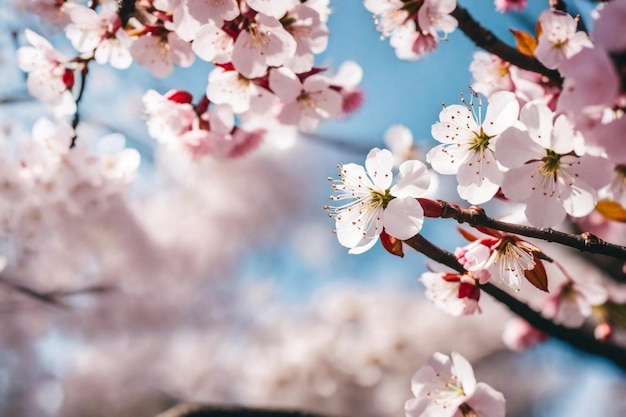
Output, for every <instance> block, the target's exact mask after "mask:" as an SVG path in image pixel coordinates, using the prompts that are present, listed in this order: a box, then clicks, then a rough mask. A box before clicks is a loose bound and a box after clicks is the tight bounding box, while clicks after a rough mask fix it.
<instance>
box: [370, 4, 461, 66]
mask: <svg viewBox="0 0 626 417" xmlns="http://www.w3.org/2000/svg"><path fill="white" fill-rule="evenodd" d="M365 7H366V8H367V10H369V11H370V12H371V13H373V14H374V22H375V23H376V28H377V29H378V31H380V32H381V33H382V37H383V38H386V37H389V41H390V44H391V46H392V47H393V48H394V49H395V51H396V55H397V57H398V58H400V59H405V60H416V59H419V58H421V57H422V56H424V55H425V54H427V53H428V52H432V51H434V50H435V49H436V48H437V44H438V43H439V40H440V39H441V38H442V37H445V36H447V35H448V34H449V33H452V32H453V31H454V30H455V29H456V27H457V25H458V22H457V20H456V19H455V18H454V17H452V16H451V15H450V13H452V11H453V10H454V8H455V7H456V0H425V1H424V0H409V1H403V0H365Z"/></svg>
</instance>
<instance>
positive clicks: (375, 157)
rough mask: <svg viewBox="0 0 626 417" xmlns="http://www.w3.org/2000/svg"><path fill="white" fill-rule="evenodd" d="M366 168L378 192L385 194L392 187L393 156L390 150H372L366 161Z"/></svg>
mask: <svg viewBox="0 0 626 417" xmlns="http://www.w3.org/2000/svg"><path fill="white" fill-rule="evenodd" d="M365 168H366V169H367V173H368V175H369V177H370V178H371V179H372V182H373V183H374V185H375V189H376V190H377V191H379V192H383V191H385V190H387V189H388V188H389V187H390V186H391V181H392V180H393V175H392V173H391V170H392V169H393V155H392V153H391V152H390V151H389V150H387V149H382V150H381V149H378V148H374V149H372V150H371V151H370V152H369V153H368V154H367V158H366V159H365Z"/></svg>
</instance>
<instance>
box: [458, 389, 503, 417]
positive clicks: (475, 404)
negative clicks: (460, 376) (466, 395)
mask: <svg viewBox="0 0 626 417" xmlns="http://www.w3.org/2000/svg"><path fill="white" fill-rule="evenodd" d="M467 405H469V406H470V407H472V409H473V410H474V411H476V412H477V413H478V415H479V416H488V417H504V416H505V413H506V401H505V399H504V395H502V393H501V392H498V391H496V390H495V389H493V388H492V387H490V386H489V385H487V384H485V383H484V382H479V383H478V384H476V390H475V391H474V395H472V397H471V398H470V399H469V400H467Z"/></svg>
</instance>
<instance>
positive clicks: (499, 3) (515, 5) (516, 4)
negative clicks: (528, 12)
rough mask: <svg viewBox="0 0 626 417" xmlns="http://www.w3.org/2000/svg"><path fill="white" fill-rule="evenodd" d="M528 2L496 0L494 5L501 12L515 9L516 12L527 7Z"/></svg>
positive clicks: (521, 0)
mask: <svg viewBox="0 0 626 417" xmlns="http://www.w3.org/2000/svg"><path fill="white" fill-rule="evenodd" d="M527 4H528V1H527V0H495V1H494V5H495V7H496V10H497V11H499V12H500V13H506V12H510V11H511V10H515V11H516V12H521V11H522V10H524V9H525V8H526V6H527Z"/></svg>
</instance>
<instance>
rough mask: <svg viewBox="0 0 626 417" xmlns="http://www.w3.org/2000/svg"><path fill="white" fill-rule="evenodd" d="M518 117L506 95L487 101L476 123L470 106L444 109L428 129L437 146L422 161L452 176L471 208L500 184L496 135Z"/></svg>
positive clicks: (511, 96)
mask: <svg viewBox="0 0 626 417" xmlns="http://www.w3.org/2000/svg"><path fill="white" fill-rule="evenodd" d="M480 110H481V109H479V111H480ZM518 113H519V104H518V102H517V100H516V99H515V95H514V94H513V93H511V92H508V91H501V92H497V93H494V94H493V95H492V96H491V97H490V98H489V105H488V107H487V114H486V115H485V119H484V120H481V119H482V115H479V118H478V120H476V118H475V117H476V115H475V113H473V107H472V105H471V104H470V105H469V106H467V107H466V106H462V105H456V104H455V105H452V106H448V107H446V108H444V109H443V110H442V111H441V113H439V122H438V123H435V124H434V125H433V126H432V129H431V132H432V135H433V137H434V138H435V139H436V140H437V141H439V142H441V145H438V146H436V147H434V148H432V149H431V150H430V151H429V152H428V154H427V155H426V160H427V161H428V162H429V163H430V164H431V165H432V167H433V169H434V170H435V171H437V172H439V173H440V174H446V175H450V174H456V177H457V181H458V184H459V185H458V187H457V191H458V192H459V195H460V196H461V198H463V199H465V200H467V201H469V202H470V203H472V204H482V203H484V202H486V201H489V200H490V199H491V198H492V197H493V196H494V195H495V194H496V192H497V191H498V189H499V188H500V183H501V182H502V172H501V169H500V166H499V164H498V161H497V160H496V157H495V153H494V149H495V145H496V143H497V140H498V137H499V136H500V134H501V133H502V132H503V131H504V130H505V129H507V128H508V127H510V126H511V125H513V123H515V122H516V121H517V117H518Z"/></svg>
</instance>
